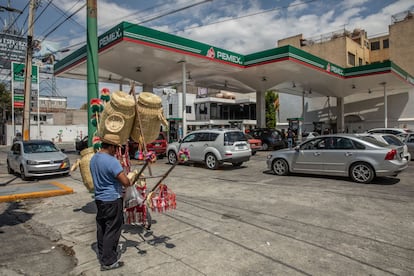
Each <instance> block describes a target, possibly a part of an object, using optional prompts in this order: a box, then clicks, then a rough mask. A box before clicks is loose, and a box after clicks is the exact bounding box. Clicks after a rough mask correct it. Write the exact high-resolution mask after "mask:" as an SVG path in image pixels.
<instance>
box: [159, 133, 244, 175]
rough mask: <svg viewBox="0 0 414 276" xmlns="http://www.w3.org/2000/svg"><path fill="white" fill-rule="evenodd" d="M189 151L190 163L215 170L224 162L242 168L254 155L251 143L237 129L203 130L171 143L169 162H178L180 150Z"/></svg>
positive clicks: (168, 148)
mask: <svg viewBox="0 0 414 276" xmlns="http://www.w3.org/2000/svg"><path fill="white" fill-rule="evenodd" d="M185 149H187V150H188V151H189V155H190V158H189V160H188V161H189V162H197V163H205V164H206V166H207V168H209V169H212V170H215V169H217V168H218V167H219V166H220V165H222V164H223V163H224V162H228V163H232V164H233V166H237V167H239V166H241V165H242V164H243V162H246V161H249V159H250V156H251V155H252V152H251V149H250V145H249V142H248V141H247V139H246V136H245V135H244V133H243V132H242V131H240V130H235V129H203V130H196V131H193V132H191V133H189V134H188V135H187V136H185V137H184V138H183V139H182V140H181V141H180V142H174V143H170V144H169V145H168V147H167V156H168V162H169V163H170V164H174V163H175V162H177V159H178V153H179V152H180V150H185Z"/></svg>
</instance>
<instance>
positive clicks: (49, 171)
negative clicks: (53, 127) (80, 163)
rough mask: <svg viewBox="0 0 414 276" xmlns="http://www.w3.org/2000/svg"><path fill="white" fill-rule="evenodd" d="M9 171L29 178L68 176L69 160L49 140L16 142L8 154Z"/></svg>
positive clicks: (24, 178)
mask: <svg viewBox="0 0 414 276" xmlns="http://www.w3.org/2000/svg"><path fill="white" fill-rule="evenodd" d="M7 170H8V172H9V173H10V174H13V173H15V172H18V173H19V174H20V176H21V178H22V179H23V180H26V179H27V178H29V177H36V176H50V175H59V174H61V175H68V174H69V171H70V163H69V158H68V156H67V155H66V154H64V153H63V152H62V151H61V150H60V149H59V148H57V147H56V146H55V144H53V143H52V142H51V141H48V140H29V141H16V142H15V143H14V144H13V145H12V147H11V150H10V151H9V152H8V154H7Z"/></svg>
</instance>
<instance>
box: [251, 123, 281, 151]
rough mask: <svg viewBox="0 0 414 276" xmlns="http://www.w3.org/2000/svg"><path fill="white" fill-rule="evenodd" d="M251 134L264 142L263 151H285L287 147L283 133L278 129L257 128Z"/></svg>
mask: <svg viewBox="0 0 414 276" xmlns="http://www.w3.org/2000/svg"><path fill="white" fill-rule="evenodd" d="M249 134H250V135H252V136H253V137H254V138H257V139H260V140H261V141H262V149H263V150H273V149H283V148H286V146H287V142H286V140H285V139H284V138H283V135H282V132H281V131H280V130H277V129H269V128H256V129H252V130H251V131H250V132H249Z"/></svg>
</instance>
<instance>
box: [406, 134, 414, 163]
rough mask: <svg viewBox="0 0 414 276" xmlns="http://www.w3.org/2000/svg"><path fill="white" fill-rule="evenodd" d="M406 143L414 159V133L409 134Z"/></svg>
mask: <svg viewBox="0 0 414 276" xmlns="http://www.w3.org/2000/svg"><path fill="white" fill-rule="evenodd" d="M404 143H405V144H406V145H407V148H408V152H409V153H410V155H411V159H413V158H414V133H409V134H407V136H406V137H405V139H404Z"/></svg>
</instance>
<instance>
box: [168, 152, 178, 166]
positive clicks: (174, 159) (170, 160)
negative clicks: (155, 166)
mask: <svg viewBox="0 0 414 276" xmlns="http://www.w3.org/2000/svg"><path fill="white" fill-rule="evenodd" d="M176 162H177V154H176V153H175V151H173V150H170V151H169V152H168V163H170V164H171V165H173V164H175V163H176Z"/></svg>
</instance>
